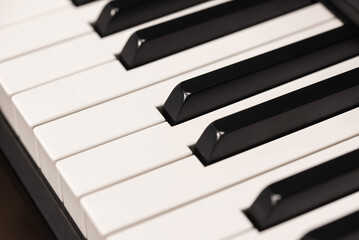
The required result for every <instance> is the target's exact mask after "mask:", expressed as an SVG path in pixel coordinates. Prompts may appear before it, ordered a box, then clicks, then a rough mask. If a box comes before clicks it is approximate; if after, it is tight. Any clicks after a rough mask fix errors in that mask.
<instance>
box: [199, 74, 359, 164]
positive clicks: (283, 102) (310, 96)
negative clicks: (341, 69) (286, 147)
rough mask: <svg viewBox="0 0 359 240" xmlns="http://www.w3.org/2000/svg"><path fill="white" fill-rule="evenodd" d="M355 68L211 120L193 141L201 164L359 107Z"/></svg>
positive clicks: (218, 159)
mask: <svg viewBox="0 0 359 240" xmlns="http://www.w3.org/2000/svg"><path fill="white" fill-rule="evenodd" d="M358 93H359V68H356V69H354V70H351V71H349V72H346V73H343V74H340V75H338V76H335V77H332V78H329V79H327V80H324V81H321V82H319V83H316V84H313V85H311V86H307V87H305V88H302V89H299V90H297V91H294V92H292V93H289V94H286V95H283V96H281V97H278V98H275V99H273V100H270V101H268V102H265V103H262V104H259V105H257V106H254V107H252V108H249V109H246V110H244V111H240V112H238V113H235V114H232V115H230V116H227V117H224V118H222V119H219V120H217V121H214V122H213V123H211V124H210V125H209V126H208V127H207V128H206V129H205V131H204V132H203V133H202V135H201V137H200V138H199V140H198V141H197V143H196V146H195V154H196V155H197V157H198V158H199V159H200V160H201V161H202V163H203V164H204V165H209V164H212V163H215V162H217V161H220V160H221V159H223V158H226V157H229V156H232V155H234V154H237V153H240V152H243V151H245V150H248V149H250V148H253V147H255V146H258V145H260V144H263V143H266V142H269V141H271V140H274V139H276V138H279V137H282V136H285V135H287V134H289V133H292V132H295V131H297V130H300V129H303V128H305V127H308V126H310V125H312V124H315V123H318V122H320V121H323V120H325V119H328V118H331V117H333V116H335V115H337V114H340V113H343V112H345V111H348V110H350V109H353V108H355V107H358V106H359V94H358Z"/></svg>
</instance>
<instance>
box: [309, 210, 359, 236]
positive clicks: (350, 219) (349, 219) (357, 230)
mask: <svg viewBox="0 0 359 240" xmlns="http://www.w3.org/2000/svg"><path fill="white" fill-rule="evenodd" d="M339 211H340V210H339ZM358 239H359V211H358V212H355V213H352V214H350V215H348V216H346V217H343V218H341V219H339V220H337V221H335V222H332V223H329V224H327V225H325V226H323V227H320V228H318V229H315V230H313V231H311V232H310V233H308V234H306V235H305V236H304V237H303V238H302V240H358Z"/></svg>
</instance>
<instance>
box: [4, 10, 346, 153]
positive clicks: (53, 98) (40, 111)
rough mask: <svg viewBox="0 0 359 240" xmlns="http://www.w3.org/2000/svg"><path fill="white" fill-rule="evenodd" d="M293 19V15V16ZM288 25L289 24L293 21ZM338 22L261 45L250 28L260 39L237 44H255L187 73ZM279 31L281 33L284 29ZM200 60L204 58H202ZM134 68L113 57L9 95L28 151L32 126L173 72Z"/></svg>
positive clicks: (31, 146)
mask: <svg viewBox="0 0 359 240" xmlns="http://www.w3.org/2000/svg"><path fill="white" fill-rule="evenodd" d="M295 19H297V17H296V18H295ZM291 25H292V27H293V24H291ZM341 25H342V23H341V22H340V21H338V20H336V19H332V20H329V21H328V22H325V23H323V24H319V25H316V24H315V26H314V27H313V28H309V29H305V30H303V31H300V32H296V33H295V34H293V35H289V36H285V37H284V38H281V39H279V40H276V41H273V42H270V41H271V39H275V38H276V37H278V35H276V34H275V35H274V36H272V38H270V37H269V36H268V35H269V34H268V35H267V36H268V37H269V38H268V39H266V41H269V43H267V44H264V45H261V43H262V41H263V38H256V37H255V35H257V34H260V32H262V33H263V34H264V32H263V29H262V30H260V31H259V30H258V31H259V32H258V31H254V32H252V33H253V34H254V35H250V34H249V35H248V34H247V37H250V36H252V37H253V38H254V39H260V40H259V42H257V43H254V42H255V41H253V40H251V41H248V39H247V38H245V37H243V39H241V38H239V39H238V41H237V45H238V46H244V47H248V46H247V45H246V43H248V42H252V43H253V44H256V45H257V46H258V47H257V48H254V49H252V48H251V49H249V50H248V51H245V48H243V51H242V52H241V53H240V54H238V55H235V56H233V57H231V58H228V59H226V60H222V61H220V62H216V63H213V64H211V65H208V66H205V67H203V68H199V69H196V70H195V71H194V72H193V73H194V74H192V75H191V76H192V77H193V76H196V75H195V74H197V75H199V74H203V73H205V72H208V71H211V70H214V69H218V68H220V67H223V66H226V65H229V64H232V63H235V62H238V61H241V60H243V59H247V58H250V57H253V56H255V55H258V54H261V53H264V52H266V51H270V50H273V49H275V48H278V47H281V46H284V45H287V44H290V43H293V42H296V41H299V40H302V39H304V38H307V37H310V36H313V35H316V34H319V33H322V32H325V31H328V30H330V29H333V28H336V27H339V26H341ZM272 27H274V26H272ZM266 29H267V28H266ZM278 29H281V28H278ZM297 30H298V29H297ZM266 31H267V30H266ZM238 34H240V33H238ZM278 34H279V33H278ZM282 34H284V35H285V34H287V33H282ZM245 35H246V34H245ZM284 35H283V36H284ZM239 43H240V44H239ZM209 52H213V51H209ZM214 55H216V54H214ZM198 56H203V54H202V53H198ZM181 59H182V58H180V59H179V60H178V63H175V64H173V65H171V64H169V65H168V64H165V63H164V65H165V66H166V68H167V69H168V68H169V67H168V66H181V65H182V64H179V63H180V62H181V61H182V60H181ZM189 59H193V57H192V58H191V57H189ZM201 61H204V60H203V59H202V60H201ZM162 68H163V66H162ZM138 70H139V69H136V70H132V71H130V72H126V73H125V72H124V69H123V68H122V66H121V65H120V64H119V63H118V62H117V61H116V62H113V63H109V64H105V65H103V66H99V67H97V68H93V69H90V70H88V71H85V72H82V73H79V74H76V75H73V76H69V77H67V78H64V79H61V80H57V81H54V82H52V83H49V84H46V85H43V86H40V87H37V88H34V89H31V90H29V91H26V92H23V93H21V94H17V95H15V96H13V102H14V104H15V105H16V110H15V114H16V117H15V116H13V117H12V118H18V119H17V121H18V122H19V124H18V126H17V127H16V128H15V129H16V130H17V133H18V134H19V135H20V138H21V139H22V140H23V142H24V144H25V146H26V147H27V149H28V151H30V152H35V150H34V142H33V137H29V136H30V135H31V132H32V128H33V127H35V126H37V125H40V124H43V123H44V122H48V121H51V120H53V119H55V118H59V117H62V116H64V115H66V114H70V113H73V112H74V111H79V110H81V109H83V108H86V107H90V106H91V105H94V104H98V103H101V102H104V101H106V100H109V99H112V98H115V97H118V96H121V95H123V94H126V93H129V92H131V91H134V90H136V89H140V88H143V87H146V86H148V85H151V84H154V83H156V82H159V81H163V80H166V79H168V78H169V77H170V76H172V75H173V73H171V72H172V70H170V71H169V73H165V74H169V75H166V76H165V75H164V76H160V74H159V73H160V72H164V71H155V72H154V71H152V70H150V69H146V71H147V72H146V71H145V72H144V71H142V70H141V71H138ZM174 72H175V73H176V74H177V73H178V72H177V70H174ZM185 72H186V71H185ZM187 72H188V71H187ZM176 74H174V75H176ZM104 76H106V77H104ZM144 76H145V77H144ZM187 78H188V74H187V75H186V74H185V75H183V76H182V78H181V79H182V80H186V79H187ZM169 92H170V90H169V91H166V92H165V93H166V97H167V94H169ZM12 111H13V110H11V108H10V112H11V113H12Z"/></svg>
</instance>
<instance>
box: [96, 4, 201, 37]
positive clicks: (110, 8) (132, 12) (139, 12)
mask: <svg viewBox="0 0 359 240" xmlns="http://www.w3.org/2000/svg"><path fill="white" fill-rule="evenodd" d="M206 1H208V0H170V1H169V0H116V1H112V2H110V3H108V4H107V5H106V6H105V7H104V9H103V10H102V12H101V14H100V16H99V17H98V19H97V20H96V22H95V23H94V24H93V26H94V28H95V30H96V31H97V32H98V33H99V35H100V36H102V37H104V36H108V35H110V34H112V33H115V32H119V31H121V30H124V29H127V28H130V27H133V26H136V25H139V24H141V23H144V22H147V21H150V20H153V19H155V18H159V17H162V16H164V15H167V14H170V13H173V12H176V11H179V10H182V9H184V8H188V7H191V6H193V5H196V4H199V3H202V2H206Z"/></svg>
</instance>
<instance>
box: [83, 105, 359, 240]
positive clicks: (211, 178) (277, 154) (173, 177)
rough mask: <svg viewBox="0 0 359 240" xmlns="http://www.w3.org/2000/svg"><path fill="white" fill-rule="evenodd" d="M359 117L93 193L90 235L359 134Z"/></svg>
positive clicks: (87, 205) (88, 205)
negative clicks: (211, 162) (221, 159)
mask: <svg viewBox="0 0 359 240" xmlns="http://www.w3.org/2000/svg"><path fill="white" fill-rule="evenodd" d="M358 120H359V108H356V109H354V110H351V111H349V112H346V113H344V114H341V115H338V116H336V117H333V118H331V119H328V120H326V121H323V122H321V123H318V124H315V125H313V126H310V127H308V128H305V129H303V130H300V131H297V132H295V133H293V134H290V135H287V136H285V137H282V138H279V139H277V140H274V141H272V142H269V143H267V144H264V145H261V146H259V147H256V148H253V149H251V150H248V151H246V152H243V153H240V154H237V155H235V156H233V157H230V158H228V159H225V160H223V161H220V162H218V163H216V164H212V165H210V166H207V167H204V166H203V165H202V164H201V162H200V161H199V160H198V159H197V158H196V157H195V156H190V157H187V158H185V159H182V160H180V161H177V162H175V163H173V164H169V165H166V166H164V167H162V168H159V169H156V170H154V171H151V172H148V173H146V174H144V175H141V176H138V177H136V178H133V179H130V180H128V181H126V182H122V183H119V184H116V185H113V186H111V187H108V188H106V189H103V190H101V191H98V192H95V193H93V194H90V195H87V196H85V197H83V198H82V199H81V200H80V201H81V205H82V207H83V209H84V212H85V216H86V219H85V222H86V228H87V234H88V238H89V239H90V240H91V239H103V238H104V237H105V236H106V235H108V234H110V233H113V232H114V231H117V230H121V229H124V228H126V227H128V226H131V225H133V224H135V223H138V222H140V221H143V220H144V219H148V218H150V217H153V216H155V215H158V214H161V213H165V212H166V211H168V210H170V209H174V208H177V207H179V206H181V205H183V204H187V203H189V202H191V201H193V200H195V199H199V198H203V197H205V196H207V195H208V194H212V193H214V192H217V191H219V190H222V189H225V188H228V187H229V186H232V185H234V184H237V183H240V182H242V181H244V180H246V179H249V178H252V177H254V176H257V175H259V174H261V173H264V172H267V171H269V170H271V169H275V168H277V167H279V166H281V165H283V164H286V163H288V162H291V161H294V160H296V159H299V158H302V157H304V156H306V155H308V154H311V153H313V152H316V151H319V150H321V149H324V148H326V147H329V146H331V145H333V144H336V143H338V142H341V141H344V140H345V139H349V138H352V137H354V136H357V135H358V134H359V126H358V124H357V122H358ZM92 227H94V228H92ZM100 236H101V238H99V237H100ZM95 237H97V238H95Z"/></svg>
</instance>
